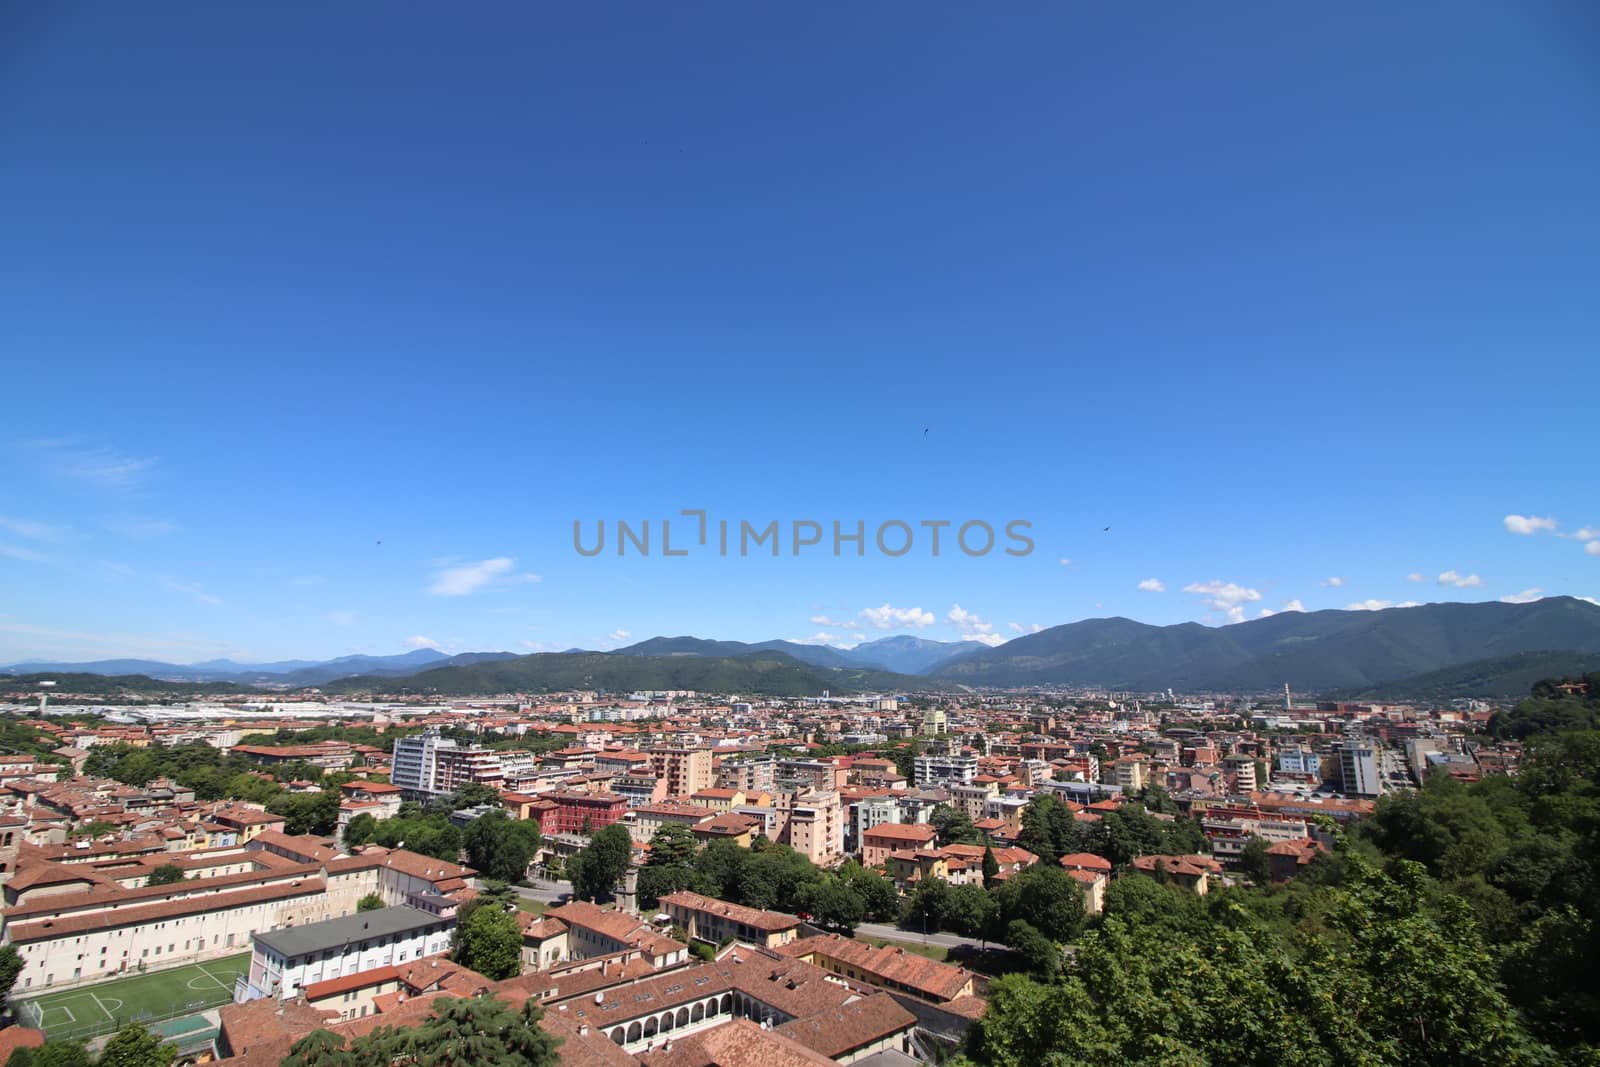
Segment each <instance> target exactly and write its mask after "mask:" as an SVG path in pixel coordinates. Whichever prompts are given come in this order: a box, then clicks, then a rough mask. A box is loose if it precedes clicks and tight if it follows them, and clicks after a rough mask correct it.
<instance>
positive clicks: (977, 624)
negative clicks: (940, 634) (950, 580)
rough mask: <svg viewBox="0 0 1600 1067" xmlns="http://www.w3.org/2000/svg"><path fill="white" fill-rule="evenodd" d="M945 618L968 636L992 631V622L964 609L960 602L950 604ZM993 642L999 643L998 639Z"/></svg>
mask: <svg viewBox="0 0 1600 1067" xmlns="http://www.w3.org/2000/svg"><path fill="white" fill-rule="evenodd" d="M945 620H946V621H947V622H949V623H950V625H952V626H954V627H955V628H956V629H957V630H959V631H960V632H961V633H963V634H965V635H967V636H968V637H974V636H976V635H978V634H992V633H994V623H992V622H984V621H983V619H981V618H979V617H978V616H977V615H975V614H973V613H972V612H970V611H968V610H966V609H965V608H963V607H962V606H961V605H960V604H952V605H951V606H950V613H949V614H948V615H946V616H945ZM994 643H995V644H999V642H998V641H996V642H994Z"/></svg>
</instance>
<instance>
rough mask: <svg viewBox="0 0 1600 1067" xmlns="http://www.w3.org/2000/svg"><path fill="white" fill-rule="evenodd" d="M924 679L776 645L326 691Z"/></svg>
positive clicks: (624, 688)
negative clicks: (839, 664)
mask: <svg viewBox="0 0 1600 1067" xmlns="http://www.w3.org/2000/svg"><path fill="white" fill-rule="evenodd" d="M927 684H928V683H927V681H926V680H925V679H921V678H914V677H910V676H907V675H900V674H888V673H886V672H883V671H871V670H865V669H862V668H856V667H851V668H829V667H821V666H816V665H812V664H806V663H801V662H799V661H798V660H795V659H793V658H791V657H790V656H787V655H785V654H783V653H780V652H762V653H756V654H752V655H747V656H726V657H723V656H664V657H655V656H630V655H621V654H618V653H608V652H546V653H540V654H537V655H532V656H521V657H519V658H517V659H510V660H501V661H499V662H495V663H479V664H474V665H472V666H466V667H441V668H438V669H436V670H431V671H423V672H421V673H420V674H414V675H411V676H410V677H408V678H399V679H397V678H370V677H356V678H346V679H343V680H341V681H339V682H335V683H332V684H330V685H327V686H324V687H323V689H324V691H325V692H330V693H349V692H382V693H395V692H399V691H401V690H402V689H405V690H409V691H410V692H413V693H437V694H439V695H440V696H466V695H471V694H480V693H540V692H557V691H563V690H569V689H599V690H605V691H607V692H620V693H628V692H633V691H636V690H650V689H693V690H695V691H697V692H704V693H749V694H752V695H763V696H780V697H800V696H820V695H821V694H822V693H823V692H825V691H826V692H833V693H859V692H888V691H896V690H906V689H914V688H925V687H926V686H927Z"/></svg>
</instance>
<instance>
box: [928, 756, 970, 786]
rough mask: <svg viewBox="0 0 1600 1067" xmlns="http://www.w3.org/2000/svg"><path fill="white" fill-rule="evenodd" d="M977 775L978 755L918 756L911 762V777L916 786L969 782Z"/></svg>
mask: <svg viewBox="0 0 1600 1067" xmlns="http://www.w3.org/2000/svg"><path fill="white" fill-rule="evenodd" d="M977 776H978V757H977V756H963V755H959V754H956V755H948V756H935V755H926V756H918V757H917V758H916V759H915V760H914V761H913V763H912V778H913V780H914V782H915V784H916V785H918V786H929V785H945V784H948V783H951V782H962V783H965V782H970V781H972V780H973V779H974V778H976V777H977Z"/></svg>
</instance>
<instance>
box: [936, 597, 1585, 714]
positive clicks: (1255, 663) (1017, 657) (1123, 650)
mask: <svg viewBox="0 0 1600 1067" xmlns="http://www.w3.org/2000/svg"><path fill="white" fill-rule="evenodd" d="M1551 651H1568V652H1578V653H1595V652H1600V607H1597V606H1596V605H1594V604H1591V603H1588V602H1587V601H1583V600H1578V599H1576V598H1574V597H1566V596H1561V597H1546V598H1544V599H1543V600H1537V601H1534V602H1533V603H1529V604H1505V603H1499V602H1489V603H1481V604H1423V605H1420V606H1417V607H1406V608H1388V609H1385V610H1383V611H1311V612H1299V611H1296V612H1281V613H1279V614H1277V615H1272V616H1269V617H1268V618H1265V619H1252V620H1250V621H1249V622H1241V623H1235V624H1234V625H1232V626H1219V627H1208V626H1201V625H1199V624H1198V623H1192V622H1190V623H1179V624H1177V625H1175V626H1150V625H1147V624H1145V623H1141V622H1134V621H1133V620H1132V619H1123V618H1113V619H1087V620H1084V621H1083V622H1075V623H1068V624H1067V625H1065V626H1053V627H1051V628H1050V629H1048V630H1041V631H1040V632H1038V633H1036V634H1029V635H1027V636H1025V637H1018V638H1016V639H1014V640H1011V641H1007V642H1006V643H1005V644H1003V645H1000V646H998V647H996V648H985V649H982V650H981V651H977V652H969V653H966V654H965V655H961V656H957V657H955V658H953V659H948V660H944V661H942V662H940V663H937V664H935V665H934V666H933V667H932V668H931V669H930V670H929V672H928V673H929V674H930V675H932V676H935V677H938V678H941V679H947V680H949V681H955V682H962V683H965V684H967V685H973V686H995V687H1013V686H1033V685H1084V686H1098V687H1104V688H1109V689H1127V690H1146V691H1148V690H1158V689H1166V688H1169V687H1170V688H1172V689H1174V690H1178V691H1188V692H1204V691H1219V692H1227V691H1233V692H1262V691H1266V690H1270V689H1275V688H1278V687H1280V686H1282V685H1283V684H1284V683H1285V682H1287V683H1288V684H1289V685H1290V686H1291V687H1292V688H1294V689H1297V690H1300V691H1302V692H1306V693H1313V692H1321V691H1324V690H1330V689H1360V690H1371V689H1373V688H1374V687H1379V686H1383V685H1385V684H1392V683H1398V682H1401V681H1404V680H1407V679H1411V678H1415V677H1417V676H1418V675H1423V674H1427V673H1430V672H1433V671H1439V670H1443V669H1445V668H1449V667H1456V666H1460V665H1463V664H1468V663H1472V662H1474V661H1478V660H1487V659H1491V658H1496V657H1504V656H1511V655H1514V654H1516V653H1523V652H1551Z"/></svg>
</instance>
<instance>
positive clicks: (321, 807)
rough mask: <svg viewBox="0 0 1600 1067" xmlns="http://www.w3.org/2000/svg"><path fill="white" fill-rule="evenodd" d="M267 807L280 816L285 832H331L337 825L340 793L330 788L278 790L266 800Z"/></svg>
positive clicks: (317, 833) (320, 833)
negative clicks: (279, 791)
mask: <svg viewBox="0 0 1600 1067" xmlns="http://www.w3.org/2000/svg"><path fill="white" fill-rule="evenodd" d="M267 810H268V811H270V812H272V813H273V814H274V815H282V816H283V820H284V826H283V829H284V832H285V833H290V834H316V835H318V836H321V835H324V834H331V833H333V831H334V829H335V828H336V827H337V826H338V825H339V794H338V793H337V792H335V791H334V790H331V789H323V790H318V791H317V792H315V793H281V794H279V795H278V796H276V797H275V798H273V799H272V800H270V801H268V803H267Z"/></svg>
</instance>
